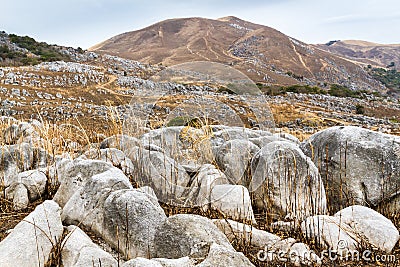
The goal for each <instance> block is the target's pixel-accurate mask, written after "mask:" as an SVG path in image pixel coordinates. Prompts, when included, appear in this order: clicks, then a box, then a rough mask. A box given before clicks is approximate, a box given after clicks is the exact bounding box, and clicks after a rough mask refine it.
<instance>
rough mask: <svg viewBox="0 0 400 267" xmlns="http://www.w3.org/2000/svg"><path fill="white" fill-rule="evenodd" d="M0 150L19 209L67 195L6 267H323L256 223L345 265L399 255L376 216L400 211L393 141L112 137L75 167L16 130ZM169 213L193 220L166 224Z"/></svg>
mask: <svg viewBox="0 0 400 267" xmlns="http://www.w3.org/2000/svg"><path fill="white" fill-rule="evenodd" d="M3 138H4V140H3V143H4V145H3V147H2V157H1V168H2V169H1V172H2V174H3V178H2V182H3V184H4V186H5V188H4V190H5V195H6V197H7V198H8V199H9V200H10V201H11V202H13V203H14V209H16V210H18V209H24V208H26V207H27V206H28V204H29V203H31V202H33V201H35V200H38V199H44V198H46V194H47V193H48V192H47V191H48V190H49V188H57V191H56V193H55V196H54V198H53V199H52V200H46V201H44V202H43V203H42V204H40V205H39V206H37V207H36V209H35V211H33V212H32V213H31V214H29V215H28V216H27V217H26V218H25V219H24V220H23V221H21V222H20V223H19V224H18V225H17V226H15V228H14V229H12V230H10V231H9V232H10V234H9V235H8V236H7V237H6V238H5V239H4V240H2V241H1V242H0V265H1V266H17V265H18V266H42V265H44V263H46V262H48V261H53V260H55V259H57V258H58V259H59V260H60V261H61V263H62V264H63V266H253V263H251V262H250V260H249V259H248V258H246V257H245V256H244V254H243V253H241V252H238V251H236V250H235V249H234V247H233V246H232V244H238V242H246V243H247V244H248V245H250V246H252V247H255V248H257V249H259V250H260V251H262V252H263V253H262V255H261V254H260V255H255V257H257V256H258V257H259V258H258V260H260V261H261V260H263V261H264V260H265V261H282V260H284V261H288V262H292V263H293V264H295V265H297V266H300V265H321V264H322V262H323V261H322V259H321V257H320V256H318V255H317V253H316V252H313V251H312V250H311V249H310V247H309V246H308V245H307V244H306V243H303V242H300V241H299V240H296V239H294V238H281V237H279V236H277V235H275V234H272V233H269V232H267V231H263V230H260V229H257V224H258V221H257V220H256V216H255V210H257V211H264V212H265V213H267V214H268V216H269V217H270V218H272V221H273V225H272V226H273V227H276V228H279V229H281V230H285V231H288V232H290V231H292V232H293V230H298V231H301V232H302V233H303V235H304V238H305V239H304V240H309V241H313V242H315V241H316V242H317V244H318V245H319V246H320V247H322V248H329V249H332V250H335V251H337V252H338V253H339V252H340V253H341V252H343V251H347V252H348V251H352V250H357V249H359V248H360V247H362V246H365V245H367V246H368V247H373V248H376V249H379V250H381V251H384V252H386V253H390V252H391V251H392V249H393V248H394V246H395V245H396V243H397V241H398V240H399V238H400V236H399V232H398V230H397V228H396V227H395V226H394V224H393V223H392V222H391V221H390V220H389V219H387V218H385V217H384V216H383V215H381V214H379V213H378V212H376V211H374V210H373V209H371V208H377V207H378V206H379V205H387V206H388V207H390V208H391V209H392V210H393V212H396V210H395V208H396V207H397V202H398V198H399V197H398V191H397V188H398V186H399V183H400V180H399V179H398V178H399V176H400V174H399V173H398V172H399V169H400V166H398V165H399V164H400V163H399V162H400V161H399V157H400V138H398V137H395V136H390V135H385V134H381V133H378V132H372V131H369V130H366V129H362V128H357V127H333V128H329V129H327V130H324V131H321V132H318V133H316V134H315V135H313V136H312V137H311V138H309V139H308V140H306V141H304V142H303V143H300V141H299V140H298V139H297V138H296V137H294V136H291V135H289V134H272V133H270V132H268V131H262V130H250V129H246V128H241V127H227V126H220V125H218V126H212V125H210V126H204V127H201V128H193V127H190V126H179V127H165V128H160V129H156V130H148V131H147V132H146V133H145V134H143V135H142V136H140V137H132V136H128V135H116V136H112V137H109V138H106V139H105V140H104V141H103V142H102V143H100V144H97V145H95V144H93V145H92V146H91V148H84V149H82V152H81V153H80V154H79V155H70V154H67V153H65V154H63V155H50V154H49V153H48V152H47V151H46V150H44V149H42V148H40V147H39V146H38V144H40V136H38V134H37V133H36V131H35V128H34V125H32V123H18V122H16V121H14V122H13V124H11V126H10V127H9V128H7V129H6V130H5V131H4V133H3ZM160 204H162V205H168V206H170V207H171V206H172V207H176V208H177V210H179V209H180V208H182V210H183V209H184V210H186V214H175V215H171V216H167V215H166V213H165V212H164V209H163V208H162V206H161V205H160ZM355 204H356V205H355ZM367 206H368V207H367ZM190 208H192V209H193V210H194V209H200V210H202V211H204V214H207V212H208V211H212V212H218V213H219V214H220V219H214V220H211V219H209V218H207V217H204V216H200V215H194V214H188V210H190ZM189 213H190V212H189ZM329 214H333V215H331V216H330V215H329ZM168 215H169V214H168ZM88 234H95V235H96V236H98V237H99V238H101V240H102V242H103V243H104V244H103V245H99V244H96V243H95V242H94V241H92V240H91V238H90V237H89V235H88ZM343 244H345V245H343ZM282 255H285V256H286V257H284V258H282ZM261 256H262V257H261Z"/></svg>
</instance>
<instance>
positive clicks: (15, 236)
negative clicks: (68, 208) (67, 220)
mask: <svg viewBox="0 0 400 267" xmlns="http://www.w3.org/2000/svg"><path fill="white" fill-rule="evenodd" d="M63 230H64V229H63V225H62V223H61V217H60V207H59V206H58V205H57V203H55V202H54V201H50V200H46V201H45V202H44V203H43V204H41V205H39V206H37V207H36V209H35V210H34V211H33V212H32V213H31V214H29V215H28V216H27V217H26V218H25V219H24V220H23V221H21V222H20V223H19V224H17V226H15V228H14V230H13V231H12V232H11V233H10V234H9V235H8V236H7V237H6V238H5V239H4V240H3V241H2V242H1V243H0V266H2V267H3V266H4V267H7V266H10V267H11V266H44V264H45V263H46V262H47V260H48V259H49V255H50V252H51V250H52V248H53V246H55V245H56V244H57V242H58V241H59V240H60V238H61V235H62V233H63Z"/></svg>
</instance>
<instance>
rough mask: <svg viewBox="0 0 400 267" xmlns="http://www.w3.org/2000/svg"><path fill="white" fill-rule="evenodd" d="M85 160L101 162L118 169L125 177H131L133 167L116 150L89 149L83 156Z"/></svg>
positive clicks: (122, 153) (123, 155)
mask: <svg viewBox="0 0 400 267" xmlns="http://www.w3.org/2000/svg"><path fill="white" fill-rule="evenodd" d="M83 157H85V158H86V159H93V160H102V161H105V162H109V163H111V164H112V165H113V166H115V167H117V168H120V169H121V170H122V171H123V172H124V173H125V174H126V175H132V174H133V172H134V167H133V163H132V161H131V160H130V159H129V158H128V157H126V155H125V154H124V152H122V151H121V150H118V149H116V148H105V149H91V150H89V151H87V152H86V153H85V154H84V156H83Z"/></svg>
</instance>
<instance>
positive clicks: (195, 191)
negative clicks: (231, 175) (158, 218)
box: [185, 164, 229, 210]
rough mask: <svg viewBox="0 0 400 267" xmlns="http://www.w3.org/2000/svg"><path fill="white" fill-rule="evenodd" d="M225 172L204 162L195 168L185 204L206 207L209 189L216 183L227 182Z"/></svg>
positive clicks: (209, 196) (208, 202)
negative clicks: (198, 167)
mask: <svg viewBox="0 0 400 267" xmlns="http://www.w3.org/2000/svg"><path fill="white" fill-rule="evenodd" d="M228 183H229V181H228V179H227V178H226V176H225V174H224V173H223V172H221V171H220V170H218V169H217V168H216V167H215V166H214V165H211V164H204V165H202V166H201V167H200V169H198V170H197V173H196V175H195V176H194V178H193V181H192V183H191V185H190V189H189V193H188V194H187V198H186V201H185V206H193V207H203V208H204V209H205V210H206V209H207V206H208V204H210V201H211V191H212V189H213V188H214V187H215V186H217V185H222V184H228Z"/></svg>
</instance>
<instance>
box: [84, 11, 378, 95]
mask: <svg viewBox="0 0 400 267" xmlns="http://www.w3.org/2000/svg"><path fill="white" fill-rule="evenodd" d="M91 50H93V51H96V52H99V53H108V54H112V55H117V56H120V57H125V58H129V59H134V60H138V61H141V62H145V63H153V64H158V63H163V64H165V65H174V64H179V63H184V62H190V61H204V60H205V61H214V62H221V63H225V64H230V65H233V66H235V67H236V68H237V69H239V70H242V71H244V72H245V73H246V74H247V75H249V76H250V77H251V78H252V79H253V80H255V81H261V80H263V79H264V78H265V75H266V76H267V77H266V79H265V80H266V81H267V82H270V83H272V84H285V85H290V84H296V83H299V80H296V78H297V79H299V77H305V78H308V79H311V80H313V81H314V82H315V81H320V82H328V83H348V82H355V83H356V84H357V85H358V86H359V87H362V86H364V87H365V86H367V87H368V86H369V87H375V88H376V87H378V85H377V84H376V83H375V81H371V80H370V79H369V78H370V77H369V76H368V74H367V73H366V72H365V71H363V69H362V68H360V67H359V66H358V65H357V64H354V63H352V62H350V61H348V60H346V59H343V58H341V57H338V56H336V55H333V54H331V53H329V52H326V51H323V50H321V49H319V48H317V47H315V46H311V45H308V44H305V43H303V42H300V41H297V40H294V39H292V38H290V37H288V36H286V35H284V34H283V33H281V32H279V31H277V30H275V29H272V28H270V27H267V26H262V25H258V24H254V23H250V22H246V21H243V20H240V19H238V18H235V17H227V18H223V19H219V20H211V19H204V18H184V19H170V20H166V21H162V22H159V23H156V24H154V25H151V26H149V27H147V28H144V29H141V30H137V31H132V32H127V33H123V34H120V35H117V36H115V37H113V38H111V39H109V40H106V41H104V42H103V43H101V44H98V45H96V46H94V47H92V48H91ZM286 72H291V73H294V74H295V75H296V77H289V76H288V75H286ZM349 77H350V78H349ZM364 89H365V88H364Z"/></svg>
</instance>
